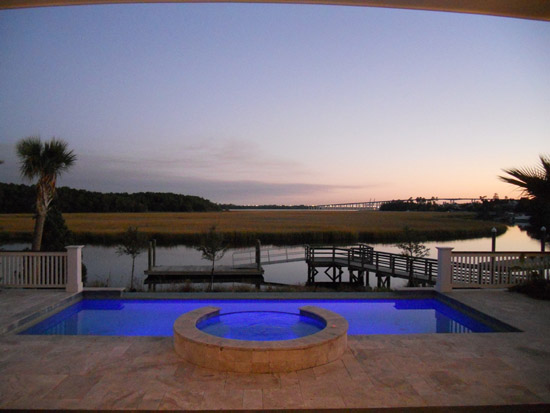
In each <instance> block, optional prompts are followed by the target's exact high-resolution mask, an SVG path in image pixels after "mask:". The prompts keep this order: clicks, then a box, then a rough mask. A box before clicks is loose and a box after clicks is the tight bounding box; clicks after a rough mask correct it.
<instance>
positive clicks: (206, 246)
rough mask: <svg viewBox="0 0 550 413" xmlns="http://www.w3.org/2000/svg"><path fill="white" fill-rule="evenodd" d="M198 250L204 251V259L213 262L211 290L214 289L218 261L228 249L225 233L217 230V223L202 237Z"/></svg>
mask: <svg viewBox="0 0 550 413" xmlns="http://www.w3.org/2000/svg"><path fill="white" fill-rule="evenodd" d="M197 250H198V251H200V252H202V258H203V259H205V260H208V261H211V262H212V270H211V272H210V291H212V288H213V285H214V267H215V265H216V261H218V260H220V259H221V258H222V257H223V256H224V254H225V252H226V251H227V247H226V246H225V244H224V241H223V235H222V234H220V233H219V232H217V231H216V226H215V225H213V226H211V227H210V229H209V230H208V232H207V233H206V234H205V235H204V236H203V237H202V240H201V245H200V246H199V247H197Z"/></svg>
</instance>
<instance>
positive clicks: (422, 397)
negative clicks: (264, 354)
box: [0, 290, 550, 412]
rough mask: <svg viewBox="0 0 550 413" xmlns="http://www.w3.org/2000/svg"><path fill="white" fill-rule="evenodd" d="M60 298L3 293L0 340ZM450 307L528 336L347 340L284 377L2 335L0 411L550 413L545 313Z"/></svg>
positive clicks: (496, 296) (515, 303)
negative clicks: (486, 410)
mask: <svg viewBox="0 0 550 413" xmlns="http://www.w3.org/2000/svg"><path fill="white" fill-rule="evenodd" d="M48 293H49V294H51V296H50V299H47V298H44V297H47V294H48ZM45 294H46V295H45ZM59 294H61V295H59ZM63 294H64V293H55V292H39V293H37V294H33V292H32V291H25V292H21V291H10V290H4V291H0V303H1V304H0V309H1V310H2V312H3V314H2V315H1V316H0V329H3V328H5V326H6V325H12V324H13V322H14V320H16V319H17V317H21V314H22V312H23V309H25V308H27V310H28V309H29V308H31V309H36V308H37V306H38V307H40V306H41V305H42V306H50V305H52V302H55V301H59V300H61V299H66V298H67V296H66V295H65V296H63ZM450 296H451V297H453V298H455V299H457V300H459V301H461V302H463V303H465V304H467V305H470V306H472V307H474V308H476V309H479V310H480V311H483V312H485V313H487V314H489V315H492V316H494V317H496V318H498V319H500V320H502V321H504V322H507V323H509V324H511V325H513V326H514V327H517V328H519V329H521V330H523V332H521V333H489V334H415V335H402V336H398V335H393V336H383V335H378V336H350V337H349V348H348V350H347V351H346V353H345V354H344V356H343V357H342V359H340V360H338V361H335V362H332V363H330V364H327V365H324V366H320V367H315V368H312V369H306V370H301V371H297V372H293V373H280V374H239V373H223V372H218V371H215V370H210V369H206V368H200V367H195V366H193V365H191V364H188V363H186V362H184V361H182V360H181V359H179V358H178V356H177V355H176V353H175V351H174V349H173V344H172V338H156V337H96V336H94V337H92V336H19V335H15V334H14V333H13V332H8V333H6V334H4V335H2V336H0V408H3V409H16V408H19V409H147V410H156V409H169V410H176V409H184V410H194V409H202V410H208V409H228V410H229V409H232V410H238V409H338V408H340V409H349V408H380V407H426V406H486V405H493V406H495V405H496V406H501V405H518V404H524V405H525V404H529V405H531V406H530V407H528V408H524V411H526V412H527V411H544V409H547V408H549V406H545V404H549V403H550V302H542V301H537V300H533V299H530V298H527V297H524V296H522V295H518V294H512V293H508V292H504V291H455V292H453V293H451V294H450ZM40 302H41V304H40ZM464 411H466V410H464Z"/></svg>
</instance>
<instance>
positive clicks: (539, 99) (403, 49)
mask: <svg viewBox="0 0 550 413" xmlns="http://www.w3.org/2000/svg"><path fill="white" fill-rule="evenodd" d="M549 115H550V24H549V23H546V22H538V21H528V20H520V19H510V18H499V17H488V16H475V15H461V14H453V13H440V12H422V11H411V10H408V11H407V10H391V9H375V8H359V7H335V6H308V5H262V4H157V5H147V4H138V5H110V6H79V7H52V8H36V9H24V10H4V11H0V159H3V160H4V161H5V163H4V164H3V165H2V166H0V180H1V181H3V182H22V181H21V179H20V177H19V173H18V169H17V168H18V165H17V159H16V156H15V152H14V145H15V143H16V142H17V141H18V140H19V139H21V138H23V137H26V136H30V135H41V136H42V138H44V139H47V138H50V137H52V136H56V137H59V138H62V139H65V140H66V141H67V142H69V145H70V147H71V148H73V149H74V151H75V152H76V153H77V155H78V158H79V160H78V162H77V164H76V166H75V167H74V168H73V169H72V170H71V171H70V172H69V173H68V174H66V175H65V176H63V178H62V179H61V181H60V184H61V185H68V186H72V187H76V188H84V189H91V190H101V191H127V192H135V191H172V192H178V193H186V194H193V195H199V196H203V197H206V198H209V199H212V200H214V201H216V202H234V203H243V204H245V203H247V204H248V203H251V204H255V203H306V204H317V203H329V202H352V201H365V200H369V199H377V200H385V199H392V198H408V197H410V196H413V197H416V196H425V197H431V196H439V197H449V196H466V197H470V196H473V197H477V196H481V195H487V196H492V195H493V194H494V193H495V192H497V193H499V195H500V196H501V197H503V196H511V197H517V196H518V195H519V193H518V192H517V191H514V190H513V188H512V187H510V186H509V185H507V184H504V183H501V182H499V181H498V178H497V176H498V175H499V174H501V169H502V168H507V167H517V166H530V165H535V164H537V162H538V155H539V154H544V153H549V152H550V146H549V144H548V142H549V131H550V116H549Z"/></svg>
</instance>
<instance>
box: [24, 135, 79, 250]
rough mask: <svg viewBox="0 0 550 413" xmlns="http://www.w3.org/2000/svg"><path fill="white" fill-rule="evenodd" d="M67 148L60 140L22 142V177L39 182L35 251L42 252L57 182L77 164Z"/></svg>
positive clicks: (34, 240) (31, 139)
mask: <svg viewBox="0 0 550 413" xmlns="http://www.w3.org/2000/svg"><path fill="white" fill-rule="evenodd" d="M67 147H68V144H67V143H66V142H65V141H62V140H60V139H56V138H52V139H51V140H50V141H48V142H42V141H41V139H40V137H39V136H30V137H28V138H25V139H22V140H20V141H19V142H18V143H17V146H16V149H17V156H18V157H19V159H20V163H21V165H20V171H21V175H22V176H23V178H26V179H29V180H32V179H34V178H37V179H38V181H37V182H36V216H35V223H34V235H33V240H32V250H33V251H40V247H41V244H42V233H43V231H44V221H45V220H46V214H47V213H48V209H49V207H50V203H51V202H52V200H53V197H54V195H55V183H56V180H57V178H58V177H59V176H60V175H61V173H63V172H65V171H67V170H68V169H69V168H70V167H71V166H72V165H73V164H74V162H75V161H76V155H75V154H74V153H73V151H69V150H68V149H67Z"/></svg>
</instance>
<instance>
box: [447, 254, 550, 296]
mask: <svg viewBox="0 0 550 413" xmlns="http://www.w3.org/2000/svg"><path fill="white" fill-rule="evenodd" d="M450 264H451V284H452V286H453V287H478V288H492V287H493V288H505V287H509V286H512V285H515V284H519V283H522V282H525V281H527V280H528V279H530V278H531V277H533V276H534V275H539V276H542V277H545V278H548V276H549V274H550V273H549V271H550V252H517V251H514V252H458V251H457V252H452V253H451V263H450Z"/></svg>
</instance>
